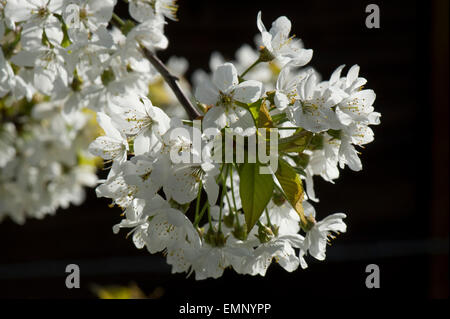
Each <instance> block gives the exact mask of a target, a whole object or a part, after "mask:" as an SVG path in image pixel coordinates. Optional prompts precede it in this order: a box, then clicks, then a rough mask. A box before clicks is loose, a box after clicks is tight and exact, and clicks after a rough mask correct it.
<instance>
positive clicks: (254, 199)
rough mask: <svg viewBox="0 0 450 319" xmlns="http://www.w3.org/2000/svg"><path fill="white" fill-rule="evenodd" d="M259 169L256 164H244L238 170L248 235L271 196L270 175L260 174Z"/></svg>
mask: <svg viewBox="0 0 450 319" xmlns="http://www.w3.org/2000/svg"><path fill="white" fill-rule="evenodd" d="M259 167H260V164H258V163H245V164H242V165H241V166H240V169H239V178H240V183H239V194H240V195H241V201H242V209H243V210H244V216H245V222H246V224H247V232H248V233H249V232H250V230H251V229H252V228H253V226H254V225H255V223H256V222H257V221H258V219H259V217H260V216H261V214H262V213H263V211H264V209H265V208H266V206H267V203H268V202H269V200H270V198H271V197H272V194H273V187H274V182H273V178H272V175H270V174H260V173H259Z"/></svg>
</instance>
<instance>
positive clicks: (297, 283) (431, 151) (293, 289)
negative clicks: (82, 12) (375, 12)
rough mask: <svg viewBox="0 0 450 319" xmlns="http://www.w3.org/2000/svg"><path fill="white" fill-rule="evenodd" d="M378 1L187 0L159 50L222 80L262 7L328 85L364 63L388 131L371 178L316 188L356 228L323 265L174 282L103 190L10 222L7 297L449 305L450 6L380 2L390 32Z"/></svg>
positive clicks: (367, 170) (3, 276) (370, 163)
mask: <svg viewBox="0 0 450 319" xmlns="http://www.w3.org/2000/svg"><path fill="white" fill-rule="evenodd" d="M370 3H373V2H371V1H359V0H358V1H356V0H350V1H301V0H296V1H286V0H278V1H270V2H269V1H268V2H266V1H249V0H246V1H242V0H240V1H238V0H227V1H211V0H196V1H187V0H180V1H179V6H180V7H179V12H178V17H179V22H170V23H169V24H168V25H167V29H166V30H167V31H166V35H167V37H168V38H169V41H170V46H169V48H168V49H167V50H166V51H164V52H161V53H160V54H159V56H160V57H161V59H163V60H167V59H168V58H169V57H170V56H172V55H176V56H183V57H185V58H187V59H188V61H189V64H190V67H189V71H188V73H187V77H188V78H189V77H190V75H191V74H192V72H193V71H194V70H196V69H198V68H202V69H204V70H207V71H209V70H208V62H209V58H210V55H211V53H212V52H213V51H219V52H221V53H222V54H223V55H224V56H225V57H227V58H229V59H230V60H232V59H234V54H235V51H236V50H237V49H238V48H239V47H240V46H241V45H242V44H244V43H248V44H250V45H253V37H254V35H255V34H257V32H258V30H257V27H256V15H257V12H258V11H259V10H262V12H263V21H264V23H265V24H266V26H270V24H271V22H272V21H273V20H274V19H276V18H277V17H278V16H281V15H286V16H287V17H288V18H289V19H290V20H291V21H292V24H293V29H292V33H293V34H295V35H296V36H297V37H299V38H301V39H302V40H303V42H304V44H305V47H306V48H312V49H314V56H313V60H312V61H311V65H313V66H314V67H315V68H316V69H317V70H318V71H319V72H320V73H322V75H323V76H324V78H328V77H329V76H330V74H331V73H332V71H333V70H334V69H335V68H336V67H337V66H339V65H341V64H346V65H347V66H351V65H353V64H359V65H360V66H361V72H360V75H361V76H363V77H365V78H366V79H367V80H368V84H367V88H371V89H373V90H375V92H376V94H377V99H376V101H375V108H376V110H377V111H378V112H381V114H382V118H381V125H379V126H375V127H373V129H374V132H375V141H374V142H373V143H371V144H369V145H368V146H367V147H366V148H365V149H364V150H363V151H362V162H363V166H364V168H363V171H361V172H353V171H350V170H349V169H345V170H344V171H341V177H340V178H339V180H338V181H337V182H336V184H335V185H332V184H329V183H326V182H323V181H321V180H320V179H319V178H316V179H315V182H316V194H318V196H319V197H320V199H321V202H320V203H319V204H318V205H316V210H317V214H318V216H319V218H322V217H323V216H326V215H328V214H330V213H333V212H345V213H347V215H348V218H347V219H346V223H347V225H348V231H347V233H345V234H342V235H340V236H338V238H337V239H336V240H334V241H333V242H332V246H331V247H329V249H328V250H327V260H326V261H325V262H314V261H313V259H312V258H309V259H308V260H309V268H308V269H306V270H300V269H299V270H297V271H296V272H294V273H287V272H286V271H284V270H283V269H281V268H280V267H278V266H277V265H272V266H271V267H270V268H269V271H268V273H267V275H266V277H264V278H262V277H251V276H239V275H236V274H235V273H234V272H232V271H229V270H227V271H225V274H224V276H223V277H222V278H220V279H218V280H211V279H209V280H205V281H200V282H197V281H195V280H194V278H193V277H189V278H187V279H186V278H185V275H184V274H176V275H172V274H171V273H170V268H169V266H168V265H166V263H165V259H164V258H163V257H162V256H161V255H154V256H152V255H149V254H148V252H147V251H146V250H137V249H136V248H135V247H134V245H133V243H132V241H131V240H130V239H126V238H125V234H126V232H121V233H119V234H118V235H114V234H113V232H112V226H113V225H114V224H116V223H118V222H119V221H120V219H121V217H120V211H119V210H118V209H115V208H114V209H110V208H108V204H109V201H107V200H105V199H97V198H96V196H95V192H94V190H89V191H88V198H87V200H86V201H85V203H84V204H83V205H82V206H79V207H71V208H70V209H68V210H65V211H59V212H58V213H57V214H56V215H55V216H50V217H47V218H45V220H41V221H39V220H28V221H27V222H26V224H25V226H18V225H16V224H14V223H13V222H12V221H11V220H9V219H8V220H5V221H4V222H3V223H2V224H0V298H97V295H101V296H102V297H108V296H111V294H108V293H105V292H103V294H102V293H101V292H99V288H98V287H103V286H110V285H125V286H129V287H131V289H132V290H133V289H135V290H137V288H136V287H139V288H140V290H141V291H138V292H137V295H133V294H132V295H131V296H134V297H136V296H142V295H141V294H142V293H144V294H145V296H150V297H152V298H164V299H171V298H177V299H182V300H184V299H186V298H187V297H189V298H195V297H199V298H202V297H204V296H206V295H207V294H209V293H210V292H211V291H214V296H229V294H230V293H233V294H234V295H235V297H237V298H239V297H242V298H245V297H248V296H253V297H262V296H264V297H269V298H283V297H287V296H292V295H293V294H294V295H296V296H299V297H301V298H308V297H313V298H314V297H336V296H337V297H361V296H362V297H364V296H377V297H438V298H442V297H448V250H449V248H448V225H449V224H448V215H449V204H448V199H449V192H448V181H449V174H448V149H449V140H448V138H449V135H448V133H449V131H448V129H449V126H448V109H449V103H448V88H449V86H448V69H449V68H448V5H449V4H448V1H446V0H443V1H438V0H435V1H421V2H414V1H395V2H394V1H377V2H375V3H376V4H378V6H379V7H380V17H381V20H380V21H381V28H380V29H367V28H366V26H365V19H366V17H367V15H368V13H366V12H365V8H366V6H367V5H368V4H370ZM122 12H126V7H124V6H122V7H119V8H118V13H119V14H121V13H122ZM71 263H75V264H78V265H79V266H80V270H81V288H80V289H70V290H69V289H67V288H66V286H65V277H66V275H67V274H66V273H65V267H66V265H67V264H71ZM368 264H377V265H378V266H379V268H380V281H381V287H380V288H379V289H367V288H366V285H365V279H366V276H367V275H368V274H366V273H365V269H366V266H367V265H368ZM95 287H97V288H95ZM110 292H111V291H110ZM113 295H114V294H113ZM119 295H120V294H119ZM115 296H118V295H115ZM125 296H126V294H125ZM243 300H244V299H243Z"/></svg>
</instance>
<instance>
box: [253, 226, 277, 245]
mask: <svg viewBox="0 0 450 319" xmlns="http://www.w3.org/2000/svg"><path fill="white" fill-rule="evenodd" d="M255 236H256V237H258V239H259V241H260V242H261V243H262V244H264V243H267V242H269V241H270V240H271V239H272V238H273V237H274V234H273V231H272V229H270V228H269V227H267V226H265V225H263V224H260V225H259V227H258V235H255Z"/></svg>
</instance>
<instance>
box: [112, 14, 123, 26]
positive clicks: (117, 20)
mask: <svg viewBox="0 0 450 319" xmlns="http://www.w3.org/2000/svg"><path fill="white" fill-rule="evenodd" d="M112 19H113V22H115V23H117V24H118V25H119V26H120V27H123V26H124V25H125V22H124V21H123V20H122V19H121V18H120V17H119V16H118V15H117V14H115V13H114V12H113V14H112Z"/></svg>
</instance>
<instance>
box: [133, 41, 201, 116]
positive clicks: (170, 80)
mask: <svg viewBox="0 0 450 319" xmlns="http://www.w3.org/2000/svg"><path fill="white" fill-rule="evenodd" d="M141 50H142V53H143V54H144V56H145V57H146V58H147V59H148V60H149V61H150V63H151V64H152V65H153V66H154V67H155V68H156V70H158V72H159V73H160V74H161V76H162V77H163V78H164V80H165V81H166V82H167V84H169V86H170V88H171V89H172V91H173V93H175V96H176V97H177V99H178V101H179V102H180V103H181V105H183V107H184V109H185V110H186V112H187V113H188V114H189V117H190V118H191V119H192V120H194V119H196V118H198V117H200V116H202V115H201V114H200V112H199V111H198V110H197V108H195V106H194V105H193V104H192V103H191V101H190V100H189V99H188V98H187V96H186V95H185V94H184V93H183V91H182V90H181V88H180V86H179V85H178V82H177V80H178V78H177V77H176V76H173V75H172V74H171V73H170V71H169V70H168V69H167V68H166V66H165V65H164V63H162V61H161V60H160V59H158V57H157V56H156V55H155V54H154V53H153V52H151V51H150V50H148V49H146V48H145V47H143V46H141Z"/></svg>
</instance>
